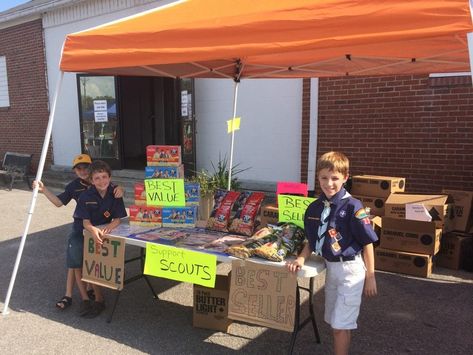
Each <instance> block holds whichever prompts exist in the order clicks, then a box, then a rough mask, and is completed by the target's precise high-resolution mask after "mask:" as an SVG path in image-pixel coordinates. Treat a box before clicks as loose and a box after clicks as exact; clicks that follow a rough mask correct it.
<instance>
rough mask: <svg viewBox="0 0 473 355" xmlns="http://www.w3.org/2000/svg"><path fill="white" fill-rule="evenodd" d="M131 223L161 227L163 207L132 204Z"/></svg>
mask: <svg viewBox="0 0 473 355" xmlns="http://www.w3.org/2000/svg"><path fill="white" fill-rule="evenodd" d="M129 210H130V218H129V220H130V225H135V226H144V227H161V226H162V209H161V207H154V206H153V207H150V206H135V205H131V206H130V207H129Z"/></svg>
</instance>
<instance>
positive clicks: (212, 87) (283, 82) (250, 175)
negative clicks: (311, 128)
mask: <svg viewBox="0 0 473 355" xmlns="http://www.w3.org/2000/svg"><path fill="white" fill-rule="evenodd" d="M233 91H234V83H233V81H231V80H225V79H196V81H195V96H196V103H195V109H196V116H197V167H198V169H202V168H205V169H207V170H209V171H212V167H211V162H213V163H214V165H216V162H218V159H219V154H220V155H221V157H223V156H225V155H227V157H229V154H230V144H231V135H230V134H227V122H226V121H227V120H228V119H230V118H231V117H232V115H233ZM237 116H241V126H240V130H239V131H236V132H235V142H234V155H233V157H234V158H233V163H234V164H233V165H235V164H240V165H239V168H249V169H248V170H247V171H245V172H243V173H241V174H240V175H237V177H239V178H242V179H247V180H262V181H268V182H277V181H299V179H300V158H301V154H300V150H301V125H302V120H301V117H302V79H247V80H245V79H243V80H242V81H241V82H240V86H239V89H238V105H237Z"/></svg>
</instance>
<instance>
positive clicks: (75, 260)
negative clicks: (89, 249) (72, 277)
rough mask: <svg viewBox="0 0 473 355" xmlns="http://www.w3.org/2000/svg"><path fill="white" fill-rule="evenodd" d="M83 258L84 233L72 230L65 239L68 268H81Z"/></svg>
mask: <svg viewBox="0 0 473 355" xmlns="http://www.w3.org/2000/svg"><path fill="white" fill-rule="evenodd" d="M83 260H84V235H83V234H82V232H80V233H79V232H75V231H72V232H71V233H70V234H69V237H68V239H67V258H66V264H67V267H68V268H69V269H82V262H83Z"/></svg>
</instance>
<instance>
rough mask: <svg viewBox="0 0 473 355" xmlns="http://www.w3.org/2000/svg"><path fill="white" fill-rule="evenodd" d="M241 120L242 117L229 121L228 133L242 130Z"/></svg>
mask: <svg viewBox="0 0 473 355" xmlns="http://www.w3.org/2000/svg"><path fill="white" fill-rule="evenodd" d="M240 118H241V117H235V118H232V119H231V120H228V121H227V133H232V132H233V131H237V130H239V129H240Z"/></svg>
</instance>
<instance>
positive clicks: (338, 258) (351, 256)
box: [329, 253, 360, 263]
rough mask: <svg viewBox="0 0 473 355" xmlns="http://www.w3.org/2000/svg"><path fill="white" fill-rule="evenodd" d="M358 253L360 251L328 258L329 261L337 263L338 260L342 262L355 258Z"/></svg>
mask: <svg viewBox="0 0 473 355" xmlns="http://www.w3.org/2000/svg"><path fill="white" fill-rule="evenodd" d="M359 255H360V253H358V254H355V255H350V256H343V255H341V256H339V257H337V258H335V259H334V260H329V261H330V262H331V263H338V262H343V261H353V260H355V259H356V258H357V257H358V256H359Z"/></svg>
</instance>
